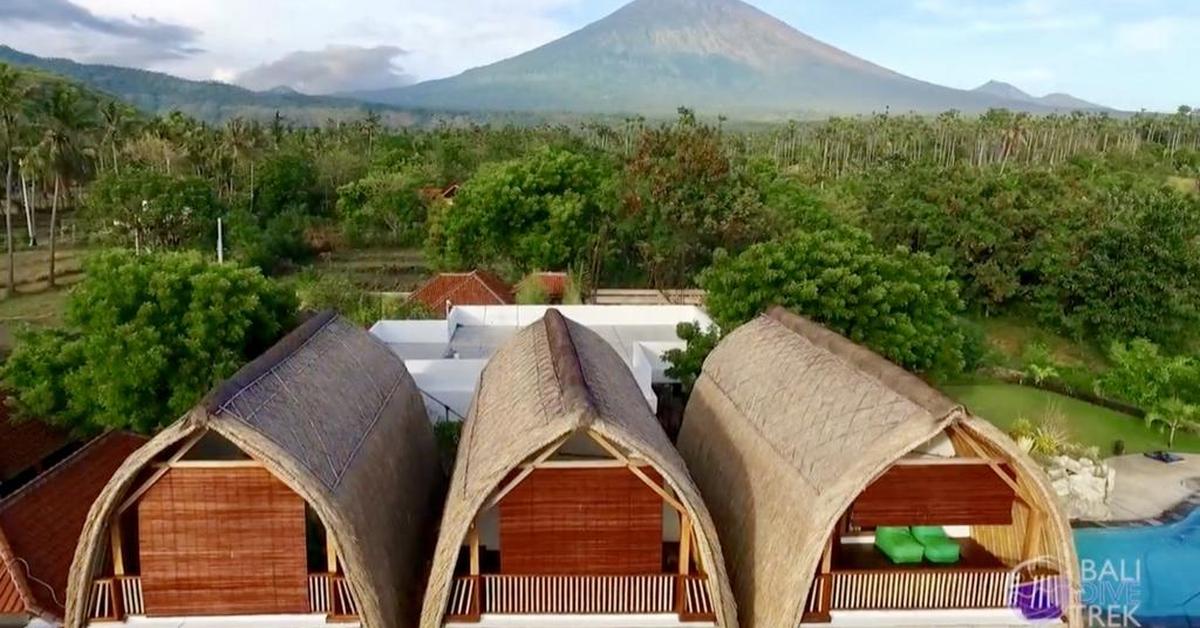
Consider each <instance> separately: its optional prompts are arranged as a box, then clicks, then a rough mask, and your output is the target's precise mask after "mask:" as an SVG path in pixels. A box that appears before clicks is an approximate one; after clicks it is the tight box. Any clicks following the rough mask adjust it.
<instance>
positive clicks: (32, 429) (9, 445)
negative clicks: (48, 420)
mask: <svg viewBox="0 0 1200 628" xmlns="http://www.w3.org/2000/svg"><path fill="white" fill-rule="evenodd" d="M6 401H7V396H6V395H3V394H0V482H3V481H5V480H10V479H12V478H13V477H15V476H17V475H19V474H20V473H21V472H23V471H25V470H27V469H30V468H32V467H34V466H36V465H37V464H38V463H39V462H41V461H43V460H45V459H46V458H48V457H49V456H50V455H51V454H53V453H54V452H56V451H58V450H60V449H62V448H63V447H66V446H67V445H68V444H69V443H70V442H71V438H70V436H68V435H67V433H66V432H64V431H62V430H59V429H56V428H53V427H50V426H49V425H46V424H45V423H42V422H41V421H36V420H32V421H22V422H20V423H14V422H13V421H12V419H11V418H9V413H8V405H7V404H6V403H5V402H6Z"/></svg>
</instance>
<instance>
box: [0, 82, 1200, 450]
mask: <svg viewBox="0 0 1200 628" xmlns="http://www.w3.org/2000/svg"><path fill="white" fill-rule="evenodd" d="M0 141H2V142H3V143H2V144H0V147H2V148H3V151H4V158H5V164H4V165H5V168H6V184H5V188H4V189H5V207H6V209H7V212H6V223H5V233H6V240H7V250H6V259H7V261H6V263H5V277H4V278H5V282H4V285H5V303H4V304H3V306H0V307H4V308H7V311H8V312H21V311H23V310H22V307H21V306H20V304H21V303H31V302H33V301H34V300H38V299H42V300H45V299H46V295H61V299H60V300H59V301H54V303H57V304H58V305H55V306H54V307H55V308H57V311H55V312H53V313H50V314H47V315H46V320H41V319H38V320H36V321H34V323H35V324H32V325H13V326H14V327H22V329H20V330H19V331H18V332H17V333H16V337H15V339H14V340H13V342H12V345H11V346H10V347H8V349H9V350H11V353H10V355H9V356H8V358H7V360H6V362H5V365H4V367H3V373H2V375H3V379H4V383H5V385H6V386H7V387H8V388H9V389H10V390H11V391H12V395H11V397H10V400H9V402H10V404H12V405H14V406H15V409H16V410H17V412H18V413H20V414H22V415H25V416H37V417H43V418H46V419H48V420H51V421H54V422H58V423H61V424H63V425H67V426H70V427H72V428H74V429H80V430H88V429H96V428H100V427H118V428H134V429H138V430H141V431H152V430H153V429H154V428H155V427H156V426H158V425H161V424H163V423H165V422H167V421H170V420H172V419H174V418H175V414H177V413H178V412H180V411H182V409H184V408H187V407H189V406H190V405H192V404H193V403H194V402H195V400H196V399H198V397H199V396H200V395H201V394H203V392H204V391H205V390H207V388H208V387H209V386H211V385H212V384H213V383H215V382H216V381H220V380H221V379H222V378H224V377H227V376H228V375H230V374H231V373H232V372H233V371H234V370H236V369H237V368H238V366H240V364H241V363H243V362H244V361H245V360H247V359H249V358H251V357H252V356H253V355H254V354H255V353H256V352H257V351H261V349H262V348H263V347H264V346H267V345H269V343H270V342H272V341H273V340H274V339H275V338H277V337H278V335H279V334H281V333H284V332H285V331H286V327H287V324H288V323H289V321H290V320H291V318H292V317H293V316H295V315H296V312H297V311H298V310H299V309H302V308H313V307H329V306H332V307H336V308H338V309H340V310H341V311H343V313H346V314H347V315H349V316H352V317H354V318H355V319H356V320H358V321H359V322H362V323H364V324H367V323H369V322H371V321H372V320H375V319H378V318H380V317H382V316H423V315H428V314H429V313H428V312H421V311H419V308H415V307H413V306H410V305H409V304H407V303H404V302H403V301H402V300H399V299H395V298H386V297H385V296H383V295H381V294H380V293H393V292H403V291H407V290H411V289H412V288H413V286H414V284H415V283H416V282H417V281H419V280H420V279H421V277H422V276H423V275H425V274H426V273H428V272H435V271H442V270H470V269H473V268H487V269H489V270H492V271H494V272H497V273H498V274H500V275H501V276H504V277H505V278H507V279H510V280H515V279H518V278H520V277H522V276H524V275H525V274H526V273H528V272H531V271H535V270H566V271H570V272H571V274H572V276H573V277H577V278H578V281H579V282H580V283H581V284H582V286H583V292H584V293H585V294H586V293H587V292H588V291H590V290H592V289H595V288H597V287H617V286H619V287H654V288H684V287H699V288H703V289H705V290H706V291H707V293H708V300H707V307H708V310H709V311H710V313H711V314H712V315H713V318H714V320H716V321H717V322H718V324H719V326H720V328H721V329H730V328H732V327H733V326H736V325H737V324H738V323H740V322H742V321H745V320H747V319H749V318H751V317H753V316H755V315H757V314H758V313H759V312H761V311H762V310H763V309H764V308H766V307H769V306H770V305H772V304H776V303H778V304H783V305H785V306H788V307H790V308H793V309H795V310H797V311H799V312H800V313H802V314H804V315H806V316H810V317H812V318H814V319H816V320H818V321H820V322H822V323H824V324H826V325H828V326H830V327H831V328H833V329H835V330H837V331H839V332H841V333H843V334H846V335H847V336H849V337H850V338H852V339H854V340H856V341H859V342H862V343H864V344H867V345H868V346H871V347H872V348H874V349H875V350H877V351H879V352H881V353H883V354H884V355H886V356H887V357H889V358H890V359H892V360H894V361H896V362H898V363H900V364H902V365H904V366H905V367H907V368H909V369H911V370H913V371H915V372H918V373H920V374H922V375H923V376H925V377H928V378H930V379H933V380H935V381H938V382H947V383H954V382H961V381H965V380H969V379H971V378H973V377H979V374H980V373H983V372H987V373H995V372H997V371H1004V372H1008V371H1011V372H1015V373H1016V374H1017V376H1019V377H1021V378H1026V377H1028V378H1031V379H1037V380H1038V381H1039V383H1040V381H1041V380H1046V379H1050V380H1054V381H1056V382H1058V383H1059V384H1060V385H1061V386H1062V387H1065V388H1069V389H1072V390H1076V391H1079V392H1082V393H1087V394H1094V395H1099V396H1103V397H1105V398H1107V399H1111V400H1115V401H1118V402H1120V403H1124V404H1128V405H1130V406H1132V407H1136V408H1137V409H1138V410H1139V412H1140V413H1142V414H1144V415H1145V416H1146V417H1147V419H1146V420H1147V421H1148V422H1150V423H1157V424H1161V425H1162V426H1165V427H1164V429H1167V428H1169V430H1170V432H1171V434H1172V439H1173V438H1174V434H1175V433H1176V431H1179V432H1181V433H1185V432H1188V431H1200V338H1198V337H1197V330H1198V329H1200V282H1198V280H1197V278H1198V277H1200V112H1196V111H1193V110H1191V109H1190V108H1188V107H1181V108H1180V109H1179V111H1178V112H1177V113H1174V114H1171V115H1160V114H1137V115H1131V116H1121V117H1117V116H1110V115H1107V114H1086V115H1085V114H1073V115H1065V116H1064V115H1048V116H1033V115H1027V114H1019V113H1012V112H1008V111H1003V110H998V111H992V112H989V113H987V114H985V115H982V116H965V115H960V114H958V113H956V112H947V113H945V114H942V115H939V116H936V117H928V116H916V115H895V114H880V115H875V116H870V117H855V118H838V119H830V120H826V121H821V122H796V123H792V124H787V125H774V126H749V127H747V126H739V125H734V124H732V123H730V122H729V121H727V120H725V119H723V118H719V119H715V120H702V119H698V118H697V117H696V116H695V115H694V114H693V113H692V112H691V111H690V110H688V109H680V111H679V116H678V118H677V119H675V120H671V121H648V120H645V119H640V118H630V119H628V120H625V121H623V122H608V121H606V122H591V123H585V124H576V125H551V124H541V125H525V126H496V125H479V124H470V123H467V122H462V121H459V122H456V123H454V124H441V125H438V126H434V127H429V128H399V127H391V126H388V125H387V124H385V121H384V119H383V118H381V117H380V116H379V115H376V114H373V113H368V114H366V115H364V116H363V117H362V118H361V119H358V120H353V121H345V120H341V121H329V122H328V123H326V124H324V125H321V126H308V125H302V124H299V123H297V122H295V121H291V120H289V119H288V118H287V117H285V116H283V115H280V114H276V115H275V116H273V117H272V118H270V119H268V120H265V121H260V120H255V119H243V118H234V119H231V120H229V121H228V122H226V123H224V124H223V125H219V126H216V125H211V124H208V123H205V122H202V121H198V120H196V119H193V118H190V117H187V116H185V115H183V114H181V113H178V112H176V113H172V114H169V115H163V116H152V115H147V114H143V113H140V112H139V111H137V110H135V109H133V108H131V107H129V106H127V105H124V104H122V103H121V102H118V101H116V100H114V99H112V98H108V97H106V96H104V95H102V94H98V93H96V92H91V91H88V90H86V89H83V88H81V87H79V86H77V85H75V84H73V83H71V82H69V81H66V80H63V79H58V78H55V77H52V76H50V75H47V74H41V73H35V72H30V71H24V70H17V69H14V68H11V67H8V66H3V65H0ZM449 190H454V191H456V194H450V193H448V192H447V191H449ZM218 222H219V223H220V229H218ZM218 234H220V235H218ZM218 237H219V238H220V240H221V245H222V251H223V256H224V261H225V263H223V264H220V263H217V259H216V258H217V252H216V251H217V244H218ZM64 243H66V244H65V248H66V249H67V250H66V251H64V250H63V249H64ZM355 252H358V253H355ZM366 252H369V253H366ZM64 253H65V254H66V256H64ZM354 254H362V255H368V254H369V255H383V256H387V257H386V259H388V260H392V261H390V262H388V263H385V264H383V265H382V266H381V268H380V269H378V272H374V273H371V274H370V275H369V276H368V277H364V276H362V275H361V274H357V275H356V274H353V273H351V274H346V273H339V272H333V271H332V270H331V269H333V268H335V266H334V265H332V264H331V260H338V259H343V258H345V257H346V256H348V255H354ZM380 259H384V258H383V257H381V258H380ZM400 259H403V260H406V261H404V262H399V261H396V260H400ZM68 260H74V261H72V263H73V264H76V265H78V268H75V267H73V268H72V271H71V274H70V278H69V279H70V280H69V281H65V280H64V277H63V274H62V271H63V264H66V263H67V261H68ZM41 265H44V268H43V267H42V266H41ZM400 267H403V269H400ZM393 271H395V272H393ZM18 275H19V276H18ZM64 283H66V284H74V285H73V287H71V288H70V289H69V290H67V289H64V288H63V287H62V284H64ZM218 304H223V305H220V306H218ZM19 319H21V316H19V315H14V314H11V313H10V314H9V315H8V316H6V317H5V320H6V321H10V322H11V321H14V320H19ZM47 321H49V322H47ZM999 323H1003V324H1004V325H1007V326H1010V327H1012V326H1015V327H1018V328H1020V329H1021V330H1022V334H1023V336H1022V337H1023V338H1024V337H1031V338H1044V339H1047V342H1049V343H1051V344H1054V343H1060V342H1061V343H1066V344H1067V345H1069V346H1070V347H1072V351H1074V352H1076V353H1081V354H1083V355H1086V356H1088V358H1087V359H1084V360H1074V359H1063V358H1062V356H1061V355H1058V353H1062V352H1057V353H1056V352H1055V351H1053V350H1047V347H1045V346H1043V342H1042V341H1030V342H1023V343H1022V345H1023V346H1022V347H1019V348H1017V349H1015V350H1012V351H1009V352H1008V353H1007V354H1004V352H1003V351H998V350H997V346H996V345H997V343H996V342H995V340H996V339H995V338H993V337H991V336H990V334H992V332H994V330H995V329H996V328H997V324H999ZM707 331H708V330H691V331H690V332H688V333H689V336H690V338H691V339H694V340H695V343H694V346H695V352H697V355H692V356H677V358H678V360H677V364H678V365H679V366H678V368H680V369H681V371H683V372H686V371H688V370H689V369H690V370H691V371H693V372H694V370H695V368H698V365H699V363H698V360H699V359H700V358H702V355H703V352H704V351H705V350H706V349H705V347H710V346H711V343H712V342H713V341H714V338H715V334H718V333H719V332H717V331H714V332H712V333H713V336H710V335H709V334H707V333H705V332H707ZM689 365H690V366H689ZM685 381H686V379H685Z"/></svg>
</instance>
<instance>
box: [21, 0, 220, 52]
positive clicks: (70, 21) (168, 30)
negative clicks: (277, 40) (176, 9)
mask: <svg viewBox="0 0 1200 628" xmlns="http://www.w3.org/2000/svg"><path fill="white" fill-rule="evenodd" d="M0 22H7V23H14V24H18V25H26V26H35V27H46V28H51V29H70V30H76V31H87V32H89V33H90V34H92V35H99V36H100V37H98V38H96V41H88V42H87V43H82V42H77V43H76V45H75V46H74V48H75V49H76V50H77V51H78V54H79V55H80V56H81V57H85V58H87V59H88V60H90V61H107V62H114V63H117V62H121V63H129V64H134V65H138V64H144V63H153V62H155V61H161V60H168V59H182V58H185V57H190V56H192V55H195V54H198V53H200V52H203V50H201V49H200V48H197V47H196V46H195V45H194V42H195V41H196V39H197V38H198V37H199V36H200V32H199V31H197V30H195V29H193V28H190V27H187V26H181V25H178V24H172V23H168V22H162V21H159V20H156V19H154V18H148V17H139V16H137V15H131V16H130V17H129V18H128V19H118V18H111V17H104V16H101V15H97V14H95V13H93V12H92V11H90V10H88V9H87V8H84V7H81V6H79V5H77V4H75V3H74V2H72V1H71V0H4V2H2V3H0ZM98 51H103V52H98Z"/></svg>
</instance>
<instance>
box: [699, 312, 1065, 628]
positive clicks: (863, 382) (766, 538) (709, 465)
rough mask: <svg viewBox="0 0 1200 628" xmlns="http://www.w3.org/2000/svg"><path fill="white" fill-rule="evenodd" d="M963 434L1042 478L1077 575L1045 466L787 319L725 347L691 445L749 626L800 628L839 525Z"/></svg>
mask: <svg viewBox="0 0 1200 628" xmlns="http://www.w3.org/2000/svg"><path fill="white" fill-rule="evenodd" d="M952 424H955V425H958V426H960V427H962V428H963V429H964V430H967V431H968V432H969V433H970V434H971V435H972V436H973V437H975V438H976V439H979V440H981V441H983V442H986V443H987V444H988V445H989V446H990V447H991V448H993V449H995V450H997V451H1000V452H1003V454H1004V455H1005V457H1006V458H1009V459H1010V460H1012V462H1013V466H1014V467H1015V468H1016V469H1017V471H1018V473H1019V474H1021V475H1022V476H1023V477H1027V478H1030V479H1031V481H1030V485H1031V488H1032V492H1033V493H1034V498H1035V499H1036V500H1037V501H1038V502H1039V504H1038V505H1039V506H1041V507H1043V508H1044V509H1045V510H1047V511H1048V512H1049V514H1050V521H1049V522H1048V526H1049V529H1050V533H1049V534H1048V538H1051V539H1054V542H1055V543H1056V545H1057V547H1056V548H1055V549H1056V550H1057V551H1056V554H1057V555H1059V556H1068V557H1069V559H1068V560H1067V561H1065V562H1067V563H1068V564H1066V565H1064V567H1065V568H1066V569H1068V570H1074V569H1076V565H1075V553H1074V546H1073V544H1072V542H1071V536H1070V534H1071V533H1070V527H1069V525H1068V522H1067V519H1066V517H1065V516H1064V515H1063V513H1062V511H1061V508H1060V507H1059V505H1058V504H1057V501H1056V498H1055V497H1054V494H1053V492H1052V491H1051V490H1050V489H1049V483H1048V481H1047V480H1046V479H1045V478H1044V476H1043V474H1042V473H1041V471H1040V469H1038V468H1037V465H1036V464H1035V463H1033V462H1032V461H1031V460H1029V459H1028V458H1027V457H1026V456H1025V454H1023V453H1022V452H1021V451H1020V450H1019V449H1018V448H1017V446H1016V445H1015V444H1014V443H1013V442H1012V441H1011V440H1010V439H1009V438H1008V437H1007V436H1005V435H1004V434H1003V433H1001V432H1000V431H999V430H997V429H995V428H994V427H992V426H991V425H990V424H987V423H986V422H984V421H981V420H978V419H975V418H973V417H971V416H970V415H969V414H968V413H967V412H966V411H965V410H964V409H963V408H962V407H961V406H960V405H959V404H957V403H955V402H954V401H952V400H951V399H949V398H947V397H946V396H945V395H943V394H941V393H940V392H938V391H937V390H935V389H934V388H932V387H931V386H929V385H927V384H926V383H925V382H923V381H922V380H920V379H919V378H917V377H916V376H914V375H912V374H910V373H908V372H907V371H905V370H904V369H902V368H900V367H898V366H896V365H894V364H892V363H891V362H888V361H887V360H886V359H884V358H883V357H881V356H879V355H877V354H875V353H873V352H871V351H870V350H868V349H865V348H863V347H861V346H859V345H856V344H854V343H853V342H851V341H849V340H847V339H846V338H844V337H842V336H840V335H838V334H836V333H833V332H831V331H829V330H827V329H825V328H824V327H821V326H820V325H818V324H816V323H813V322H811V321H809V320H806V319H804V318H801V317H799V316H796V315H793V314H791V313H789V312H787V311H785V310H782V309H779V308H776V309H774V310H772V311H771V312H770V313H769V314H767V315H765V316H761V317H759V318H757V319H755V320H753V321H751V322H749V323H747V324H745V325H743V326H742V327H739V328H738V329H736V330H734V331H733V332H732V333H730V334H729V335H728V336H727V337H726V338H725V339H724V340H722V341H721V343H720V344H719V345H718V346H717V348H716V349H715V350H714V351H713V352H712V354H711V355H709V357H708V359H707V361H706V362H705V364H704V369H703V373H702V374H701V376H700V378H699V380H698V381H697V383H696V387H695V389H694V390H693V392H692V397H691V399H690V401H689V403H688V407H687V410H686V413H685V415H684V425H683V429H682V431H681V433H680V436H679V443H678V446H679V450H680V452H681V453H682V454H683V457H684V458H685V459H686V460H687V461H688V465H689V467H690V468H691V470H692V473H693V474H694V476H695V478H696V482H697V483H698V484H699V485H700V487H701V489H702V490H703V492H704V495H705V498H706V500H707V502H708V505H709V508H710V511H711V512H712V514H713V518H714V519H715V520H716V521H717V522H718V523H719V527H718V530H719V532H720V534H721V541H722V545H723V547H724V549H725V553H726V558H727V560H728V565H729V570H730V574H731V577H732V579H733V587H734V590H735V591H736V592H737V597H738V602H739V610H740V613H741V619H742V623H743V624H744V625H747V626H760V627H774V626H795V625H797V624H799V623H800V620H801V617H802V614H803V606H804V604H805V601H806V597H807V594H808V591H809V587H810V585H811V582H812V578H813V574H814V573H815V572H816V569H817V566H818V563H819V560H820V556H821V553H822V550H823V548H824V545H825V543H826V542H827V540H828V538H829V535H830V533H831V532H832V530H833V528H834V526H835V524H836V521H837V519H838V518H839V517H840V516H841V515H842V513H844V512H845V511H846V509H847V508H848V507H849V506H850V505H851V503H852V502H853V500H854V499H855V498H856V497H857V496H858V495H859V494H860V493H861V492H862V491H863V490H864V489H865V488H866V487H867V486H868V485H869V484H870V483H871V482H873V481H874V480H875V479H876V478H877V477H879V475H880V474H882V473H883V472H884V471H885V470H887V468H888V467H890V466H891V465H892V464H893V463H895V462H896V461H897V460H898V459H899V458H900V457H902V456H904V455H905V454H907V453H909V452H911V451H912V450H914V449H915V448H917V447H919V446H920V445H922V444H924V443H926V442H927V441H929V440H930V439H932V438H933V437H935V436H937V435H938V434H940V433H942V432H944V431H945V430H946V429H947V428H948V427H949V426H951V425H952ZM1072 575H1075V576H1077V574H1072ZM1074 581H1076V582H1077V581H1078V578H1077V577H1076V578H1075V579H1074Z"/></svg>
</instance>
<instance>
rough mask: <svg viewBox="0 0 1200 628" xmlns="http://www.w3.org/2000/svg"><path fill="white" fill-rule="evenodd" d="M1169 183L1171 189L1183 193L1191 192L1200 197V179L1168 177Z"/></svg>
mask: <svg viewBox="0 0 1200 628" xmlns="http://www.w3.org/2000/svg"><path fill="white" fill-rule="evenodd" d="M1167 183H1168V184H1170V186H1171V187H1173V188H1175V189H1177V190H1179V191H1181V192H1190V193H1192V194H1195V195H1197V196H1200V179H1193V178H1191V177H1167Z"/></svg>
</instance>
